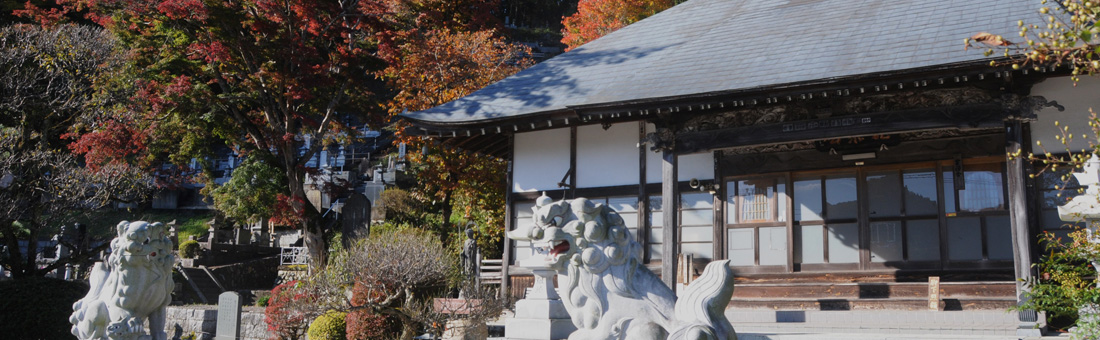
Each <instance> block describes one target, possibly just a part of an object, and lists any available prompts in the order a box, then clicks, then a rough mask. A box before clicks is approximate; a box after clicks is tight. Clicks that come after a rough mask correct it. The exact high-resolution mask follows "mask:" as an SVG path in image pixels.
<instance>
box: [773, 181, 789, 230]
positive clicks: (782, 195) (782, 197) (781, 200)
mask: <svg viewBox="0 0 1100 340" xmlns="http://www.w3.org/2000/svg"><path fill="white" fill-rule="evenodd" d="M786 182H787V181H786V180H785V179H781V180H779V184H777V185H776V187H775V191H776V193H777V199H776V203H778V206H777V207H776V209H775V210H776V211H777V214H778V216H776V217H777V220H778V221H779V222H787V183H786Z"/></svg>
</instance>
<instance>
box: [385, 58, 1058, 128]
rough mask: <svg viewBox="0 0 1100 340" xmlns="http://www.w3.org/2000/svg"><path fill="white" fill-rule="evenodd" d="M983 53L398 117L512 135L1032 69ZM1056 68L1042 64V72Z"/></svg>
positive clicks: (956, 82)
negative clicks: (732, 86)
mask: <svg viewBox="0 0 1100 340" xmlns="http://www.w3.org/2000/svg"><path fill="white" fill-rule="evenodd" d="M1003 60H1004V58H999V59H982V60H975V61H969V62H962V63H955V64H948V65H936V66H930V67H924V68H918V69H911V70H900V71H895V72H885V73H884V72H879V73H874V74H862V75H857V76H849V77H838V78H828V79H817V80H813V81H807V82H800V83H791V84H781V85H775V86H767V87H759V88H748V89H736V90H726V91H715V92H709V93H698V94H691V95H685V96H674V97H661V98H644V99H635V100H627V101H617V102H608V103H598V104H590V105H578V106H569V107H567V108H566V109H560V110H550V111H541V112H532V113H524V114H521V115H515V116H506V117H500V118H492V119H479V120H468V121H457V122H456V121H445V122H439V121H428V120H420V119H416V118H412V117H408V116H404V115H403V116H401V119H404V120H405V121H407V122H409V123H410V124H412V125H413V129H414V130H413V131H411V133H412V134H414V135H422V136H430V137H440V138H454V137H473V136H491V135H510V134H514V133H519V132H529V131H538V130H545V129H554V128H561V127H567V126H576V125H587V124H596V123H616V122H622V121H637V120H652V119H653V117H654V116H656V115H667V114H678V113H683V112H696V113H700V112H707V111H723V110H730V109H739V108H745V107H752V106H758V105H770V104H778V103H784V102H795V101H807V100H822V99H828V98H829V97H831V96H833V97H835V96H853V95H866V94H874V93H889V92H890V91H898V90H911V89H915V88H935V87H954V86H960V85H965V84H966V83H971V82H975V83H977V82H982V81H986V80H994V79H1001V80H1002V81H1005V80H1007V78H1011V77H1013V76H1018V75H1029V74H1030V73H1033V72H1035V71H1033V70H1028V69H1021V70H1017V71H1013V70H1012V69H1011V68H1008V67H990V66H989V65H990V62H991V61H1003ZM1053 70H1055V67H1041V68H1040V69H1039V70H1038V72H1039V73H1040V74H1042V73H1047V72H1051V71H1053Z"/></svg>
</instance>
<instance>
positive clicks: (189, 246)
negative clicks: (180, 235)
mask: <svg viewBox="0 0 1100 340" xmlns="http://www.w3.org/2000/svg"><path fill="white" fill-rule="evenodd" d="M201 252H202V247H200V246H199V241H195V240H187V241H183V242H180V257H181V258H185V259H193V258H196V257H199V253H201Z"/></svg>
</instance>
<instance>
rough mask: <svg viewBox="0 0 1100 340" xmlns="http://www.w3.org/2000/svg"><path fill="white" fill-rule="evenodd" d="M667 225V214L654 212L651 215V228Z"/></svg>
mask: <svg viewBox="0 0 1100 340" xmlns="http://www.w3.org/2000/svg"><path fill="white" fill-rule="evenodd" d="M664 224H665V213H663V212H660V211H654V212H652V213H649V227H650V228H660V227H661V226H662V225H664Z"/></svg>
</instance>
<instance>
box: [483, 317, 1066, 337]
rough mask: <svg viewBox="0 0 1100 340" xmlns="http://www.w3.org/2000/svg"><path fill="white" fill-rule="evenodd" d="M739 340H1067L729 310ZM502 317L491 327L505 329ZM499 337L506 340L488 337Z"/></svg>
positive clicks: (939, 321)
mask: <svg viewBox="0 0 1100 340" xmlns="http://www.w3.org/2000/svg"><path fill="white" fill-rule="evenodd" d="M726 316H727V317H728V318H729V319H730V322H731V323H733V327H734V329H736V330H737V335H738V339H739V340H810V339H813V340H849V339H851V340H910V339H912V340H916V339H939V340H946V339H958V340H970V339H973V340H1016V339H1025V340H1040V339H1041V340H1048V339H1049V340H1066V339H1069V336H1067V335H1061V336H1057V335H1054V336H1044V337H1029V338H1024V337H1018V336H1016V325H1017V324H1016V314H1015V313H1009V312H1005V311H997V310H979V311H891V310H884V311H863V310H860V311H774V310H759V309H728V310H726ZM504 321H505V319H504V318H502V319H501V320H498V321H497V322H493V323H494V324H499V325H503V324H504ZM490 339H500V340H503V339H504V338H490Z"/></svg>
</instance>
